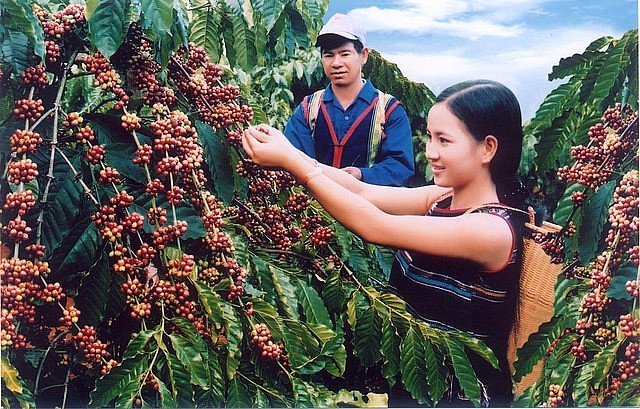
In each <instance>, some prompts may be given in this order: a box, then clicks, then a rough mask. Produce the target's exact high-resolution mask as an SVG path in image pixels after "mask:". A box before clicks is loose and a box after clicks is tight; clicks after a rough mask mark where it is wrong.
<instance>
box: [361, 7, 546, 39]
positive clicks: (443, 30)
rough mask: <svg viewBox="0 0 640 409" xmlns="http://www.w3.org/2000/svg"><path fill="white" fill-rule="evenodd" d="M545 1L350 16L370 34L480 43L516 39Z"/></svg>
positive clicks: (377, 11) (401, 9)
mask: <svg viewBox="0 0 640 409" xmlns="http://www.w3.org/2000/svg"><path fill="white" fill-rule="evenodd" d="M543 1H545V0H481V1H477V0H473V1H470V0H466V1H462V0H440V1H420V0H405V1H401V2H398V3H395V7H394V8H380V7H366V8H358V9H353V10H351V11H350V12H349V14H350V15H352V16H353V17H355V18H357V19H358V20H360V21H366V22H367V30H368V31H369V32H375V31H401V32H407V33H411V34H414V35H415V34H427V33H437V34H446V35H452V36H458V37H463V38H469V39H472V40H477V39H479V38H482V37H514V36H517V35H519V34H521V33H522V26H521V25H520V24H517V23H514V22H515V21H517V20H518V19H519V18H521V17H522V16H523V15H524V14H526V13H528V12H534V11H535V10H537V9H538V6H539V4H540V3H541V2H543Z"/></svg>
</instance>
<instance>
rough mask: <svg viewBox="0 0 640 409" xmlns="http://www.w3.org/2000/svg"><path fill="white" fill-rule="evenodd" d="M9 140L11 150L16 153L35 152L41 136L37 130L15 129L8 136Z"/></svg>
mask: <svg viewBox="0 0 640 409" xmlns="http://www.w3.org/2000/svg"><path fill="white" fill-rule="evenodd" d="M9 142H10V143H11V152H15V153H16V154H18V155H19V154H22V153H35V152H36V150H37V149H38V147H39V146H40V144H41V143H42V137H40V134H39V133H37V132H33V131H30V130H24V131H23V130H21V129H16V130H15V132H14V133H13V134H12V135H11V136H10V137H9Z"/></svg>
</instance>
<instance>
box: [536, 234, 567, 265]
mask: <svg viewBox="0 0 640 409" xmlns="http://www.w3.org/2000/svg"><path fill="white" fill-rule="evenodd" d="M533 239H534V240H535V242H536V243H539V244H540V245H541V246H542V249H543V250H544V252H545V253H546V254H547V255H549V257H551V262H552V263H554V264H561V263H562V262H564V259H565V253H564V239H563V236H561V235H558V234H556V233H551V232H544V233H543V232H535V233H533Z"/></svg>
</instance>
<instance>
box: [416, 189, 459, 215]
mask: <svg viewBox="0 0 640 409" xmlns="http://www.w3.org/2000/svg"><path fill="white" fill-rule="evenodd" d="M420 189H424V192H423V194H424V198H425V201H426V202H427V209H431V208H432V207H433V206H435V205H436V204H437V203H438V202H441V201H442V200H445V199H447V198H449V197H451V195H452V194H453V191H452V190H451V188H448V187H440V186H437V185H428V186H423V187H421V188H420Z"/></svg>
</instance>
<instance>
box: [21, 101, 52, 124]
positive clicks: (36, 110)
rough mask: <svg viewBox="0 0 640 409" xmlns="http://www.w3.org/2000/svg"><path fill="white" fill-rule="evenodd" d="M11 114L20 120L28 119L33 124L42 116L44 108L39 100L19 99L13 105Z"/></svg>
mask: <svg viewBox="0 0 640 409" xmlns="http://www.w3.org/2000/svg"><path fill="white" fill-rule="evenodd" d="M14 106H15V108H14V109H13V114H14V115H15V116H17V117H18V118H20V119H25V118H26V119H28V120H29V121H30V122H35V121H36V120H37V119H38V118H40V117H41V116H42V113H43V112H44V106H42V100H41V99H19V100H17V101H15V103H14Z"/></svg>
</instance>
